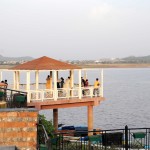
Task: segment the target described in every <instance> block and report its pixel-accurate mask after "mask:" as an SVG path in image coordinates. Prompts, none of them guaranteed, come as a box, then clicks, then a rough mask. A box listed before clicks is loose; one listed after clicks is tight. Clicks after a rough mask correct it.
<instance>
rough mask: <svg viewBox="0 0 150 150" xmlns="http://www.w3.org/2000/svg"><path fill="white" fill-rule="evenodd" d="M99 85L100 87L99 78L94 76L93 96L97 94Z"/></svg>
mask: <svg viewBox="0 0 150 150" xmlns="http://www.w3.org/2000/svg"><path fill="white" fill-rule="evenodd" d="M99 87H100V82H99V79H98V78H96V80H95V82H94V91H93V95H94V96H95V95H96V94H97V96H99Z"/></svg>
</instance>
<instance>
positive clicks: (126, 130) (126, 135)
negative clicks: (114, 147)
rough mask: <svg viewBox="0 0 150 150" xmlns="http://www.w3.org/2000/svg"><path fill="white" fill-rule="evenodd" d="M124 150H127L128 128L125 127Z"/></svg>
mask: <svg viewBox="0 0 150 150" xmlns="http://www.w3.org/2000/svg"><path fill="white" fill-rule="evenodd" d="M125 150H128V126H127V125H126V126H125Z"/></svg>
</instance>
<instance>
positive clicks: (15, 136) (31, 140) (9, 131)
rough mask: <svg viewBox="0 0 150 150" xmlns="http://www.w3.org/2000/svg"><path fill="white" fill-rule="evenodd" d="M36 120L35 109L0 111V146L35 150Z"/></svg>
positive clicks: (19, 149)
mask: <svg viewBox="0 0 150 150" xmlns="http://www.w3.org/2000/svg"><path fill="white" fill-rule="evenodd" d="M37 120H38V111H37V110H36V109H23V108H18V109H0V146H16V147H17V149H18V150H36V147H37Z"/></svg>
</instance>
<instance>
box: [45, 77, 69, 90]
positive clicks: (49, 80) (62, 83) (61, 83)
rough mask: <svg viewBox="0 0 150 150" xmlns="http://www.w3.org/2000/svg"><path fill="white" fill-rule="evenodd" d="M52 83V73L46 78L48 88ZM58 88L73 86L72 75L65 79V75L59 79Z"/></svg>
mask: <svg viewBox="0 0 150 150" xmlns="http://www.w3.org/2000/svg"><path fill="white" fill-rule="evenodd" d="M51 85H52V78H50V75H48V76H47V78H46V88H47V89H50V88H51ZM57 88H71V82H70V77H68V78H67V79H66V80H64V78H63V77H61V78H60V79H58V80H57Z"/></svg>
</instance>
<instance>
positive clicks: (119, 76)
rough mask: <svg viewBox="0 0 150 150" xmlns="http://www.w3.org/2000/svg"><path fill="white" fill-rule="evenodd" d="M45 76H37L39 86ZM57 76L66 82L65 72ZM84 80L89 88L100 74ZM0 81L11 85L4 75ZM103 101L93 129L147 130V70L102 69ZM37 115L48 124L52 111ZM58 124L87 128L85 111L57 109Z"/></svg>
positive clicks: (149, 122)
mask: <svg viewBox="0 0 150 150" xmlns="http://www.w3.org/2000/svg"><path fill="white" fill-rule="evenodd" d="M48 73H49V72H46V73H44V74H40V82H45V79H46V77H47V74H48ZM82 75H83V74H82ZM34 76H35V75H34V73H32V74H31V82H35V81H34ZM61 76H63V77H64V78H67V76H68V72H61V74H60V77H61ZM76 76H77V77H78V75H77V74H76V72H75V77H76ZM87 76H88V79H89V84H93V83H94V80H95V78H96V77H100V71H99V70H93V71H88V72H87ZM3 79H7V80H8V83H9V84H11V83H12V81H13V78H12V75H11V76H10V74H9V73H7V72H6V73H4V74H3ZM25 79H26V76H25V74H23V75H22V76H21V83H25ZM75 82H77V79H76V78H75ZM104 97H105V99H106V100H105V101H103V102H101V104H100V105H99V106H96V107H94V128H101V129H112V128H124V126H125V125H128V126H129V127H150V68H131V69H127V68H122V69H120V68H118V69H116V68H115V69H114V68H111V69H104ZM40 113H41V114H44V115H45V116H46V118H47V119H48V120H52V110H43V111H40ZM59 123H63V124H65V125H87V108H86V107H77V108H68V109H59Z"/></svg>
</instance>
